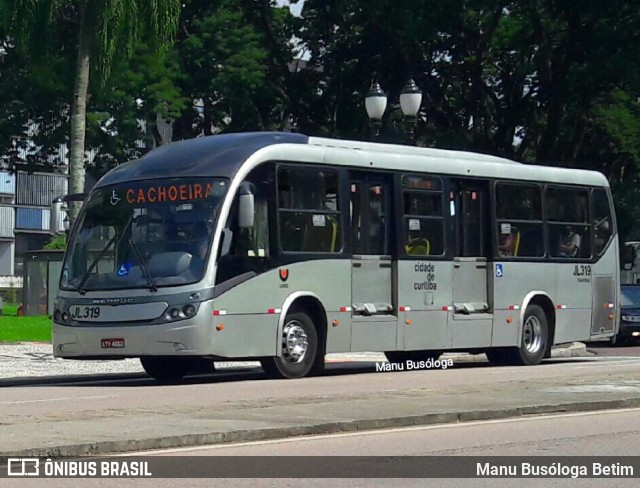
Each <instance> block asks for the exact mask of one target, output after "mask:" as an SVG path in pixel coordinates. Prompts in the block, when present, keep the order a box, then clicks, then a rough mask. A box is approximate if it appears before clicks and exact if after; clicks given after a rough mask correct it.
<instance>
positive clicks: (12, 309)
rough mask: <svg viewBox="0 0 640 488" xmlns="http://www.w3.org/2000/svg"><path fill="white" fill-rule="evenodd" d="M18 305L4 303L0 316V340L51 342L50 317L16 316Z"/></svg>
mask: <svg viewBox="0 0 640 488" xmlns="http://www.w3.org/2000/svg"><path fill="white" fill-rule="evenodd" d="M17 309H18V306H17V305H12V304H5V305H4V307H3V308H2V315H1V316H0V342H51V319H50V318H49V317H47V316H46V315H39V316H35V317H16V312H17Z"/></svg>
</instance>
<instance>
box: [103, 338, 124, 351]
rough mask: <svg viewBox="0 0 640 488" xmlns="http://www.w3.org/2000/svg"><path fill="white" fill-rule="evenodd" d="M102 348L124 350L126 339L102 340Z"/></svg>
mask: <svg viewBox="0 0 640 488" xmlns="http://www.w3.org/2000/svg"><path fill="white" fill-rule="evenodd" d="M100 347H101V348H102V349H122V348H123V347H124V339H122V338H117V339H113V338H112V339H100Z"/></svg>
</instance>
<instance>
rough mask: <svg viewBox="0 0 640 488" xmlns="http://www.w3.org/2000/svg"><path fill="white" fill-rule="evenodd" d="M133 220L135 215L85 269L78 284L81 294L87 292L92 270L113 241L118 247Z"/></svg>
mask: <svg viewBox="0 0 640 488" xmlns="http://www.w3.org/2000/svg"><path fill="white" fill-rule="evenodd" d="M131 222H133V215H131V217H129V220H128V221H127V225H126V226H125V227H124V228H123V229H122V233H120V234H118V233H117V232H116V233H115V234H114V236H113V237H112V238H111V239H109V242H107V244H106V245H105V246H104V247H103V248H102V250H101V251H100V252H99V253H98V255H97V256H96V258H95V259H94V260H93V261H91V264H90V265H89V267H88V268H87V271H85V273H84V275H82V279H81V280H80V284H79V285H78V293H80V295H84V294H86V293H87V290H85V289H84V285H86V284H87V281H88V280H89V278H90V277H91V272H92V271H93V268H94V267H95V266H96V265H97V264H98V263H99V262H100V260H101V259H102V257H103V256H104V255H105V254H106V253H107V251H108V250H109V248H110V247H111V245H112V244H113V243H115V246H114V247H118V245H119V244H120V241H121V240H122V238H123V237H124V235H125V233H126V232H127V229H128V228H129V226H130V225H131Z"/></svg>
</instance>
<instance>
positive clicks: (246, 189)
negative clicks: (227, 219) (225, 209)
mask: <svg viewBox="0 0 640 488" xmlns="http://www.w3.org/2000/svg"><path fill="white" fill-rule="evenodd" d="M255 210H256V208H255V201H254V198H253V192H252V191H251V186H250V184H249V183H243V184H242V186H241V187H240V194H239V197H238V226H239V227H240V228H241V229H248V228H252V227H253V224H254V222H253V221H254V215H255Z"/></svg>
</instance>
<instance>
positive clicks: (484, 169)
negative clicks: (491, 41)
mask: <svg viewBox="0 0 640 488" xmlns="http://www.w3.org/2000/svg"><path fill="white" fill-rule="evenodd" d="M250 158H251V159H252V160H253V162H254V164H256V162H257V163H259V162H262V161H267V160H279V161H297V162H308V163H327V162H329V163H330V164H336V165H341V166H356V167H367V168H369V169H378V170H380V169H387V170H388V169H391V170H398V169H400V170H403V171H407V172H424V171H428V172H433V173H442V174H452V175H456V174H458V175H462V176H467V177H490V178H500V179H504V178H508V179H519V180H525V181H547V182H555V183H567V184H585V185H595V186H608V181H607V179H606V178H605V177H604V175H602V174H601V173H598V172H596V171H587V170H577V169H567V168H559V167H549V166H540V165H534V164H521V163H518V162H515V161H511V160H509V159H505V158H500V157H496V156H490V155H487V154H480V153H474V152H467V151H452V150H445V149H432V148H420V147H415V146H401V145H394V144H380V143H371V142H360V141H348V140H340V139H328V138H321V137H308V136H305V135H302V134H296V133H291V132H246V133H234V134H221V135H216V136H208V137H199V138H195V139H189V140H185V141H181V142H175V143H171V144H167V145H165V146H161V147H159V148H157V149H154V150H153V151H150V152H149V153H147V154H146V155H145V156H143V157H142V158H140V159H138V160H134V161H130V162H128V163H125V164H123V165H121V166H118V167H117V168H115V169H113V170H112V171H110V172H109V173H107V174H106V175H105V176H104V177H103V178H102V179H101V180H100V181H99V182H98V184H97V185H96V188H98V187H103V186H107V185H113V184H117V183H123V182H128V181H135V180H141V179H151V178H170V177H203V176H216V177H227V178H233V177H234V175H235V174H236V173H237V172H238V171H239V169H240V168H241V166H242V165H243V164H244V162H245V161H246V160H247V159H250Z"/></svg>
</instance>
